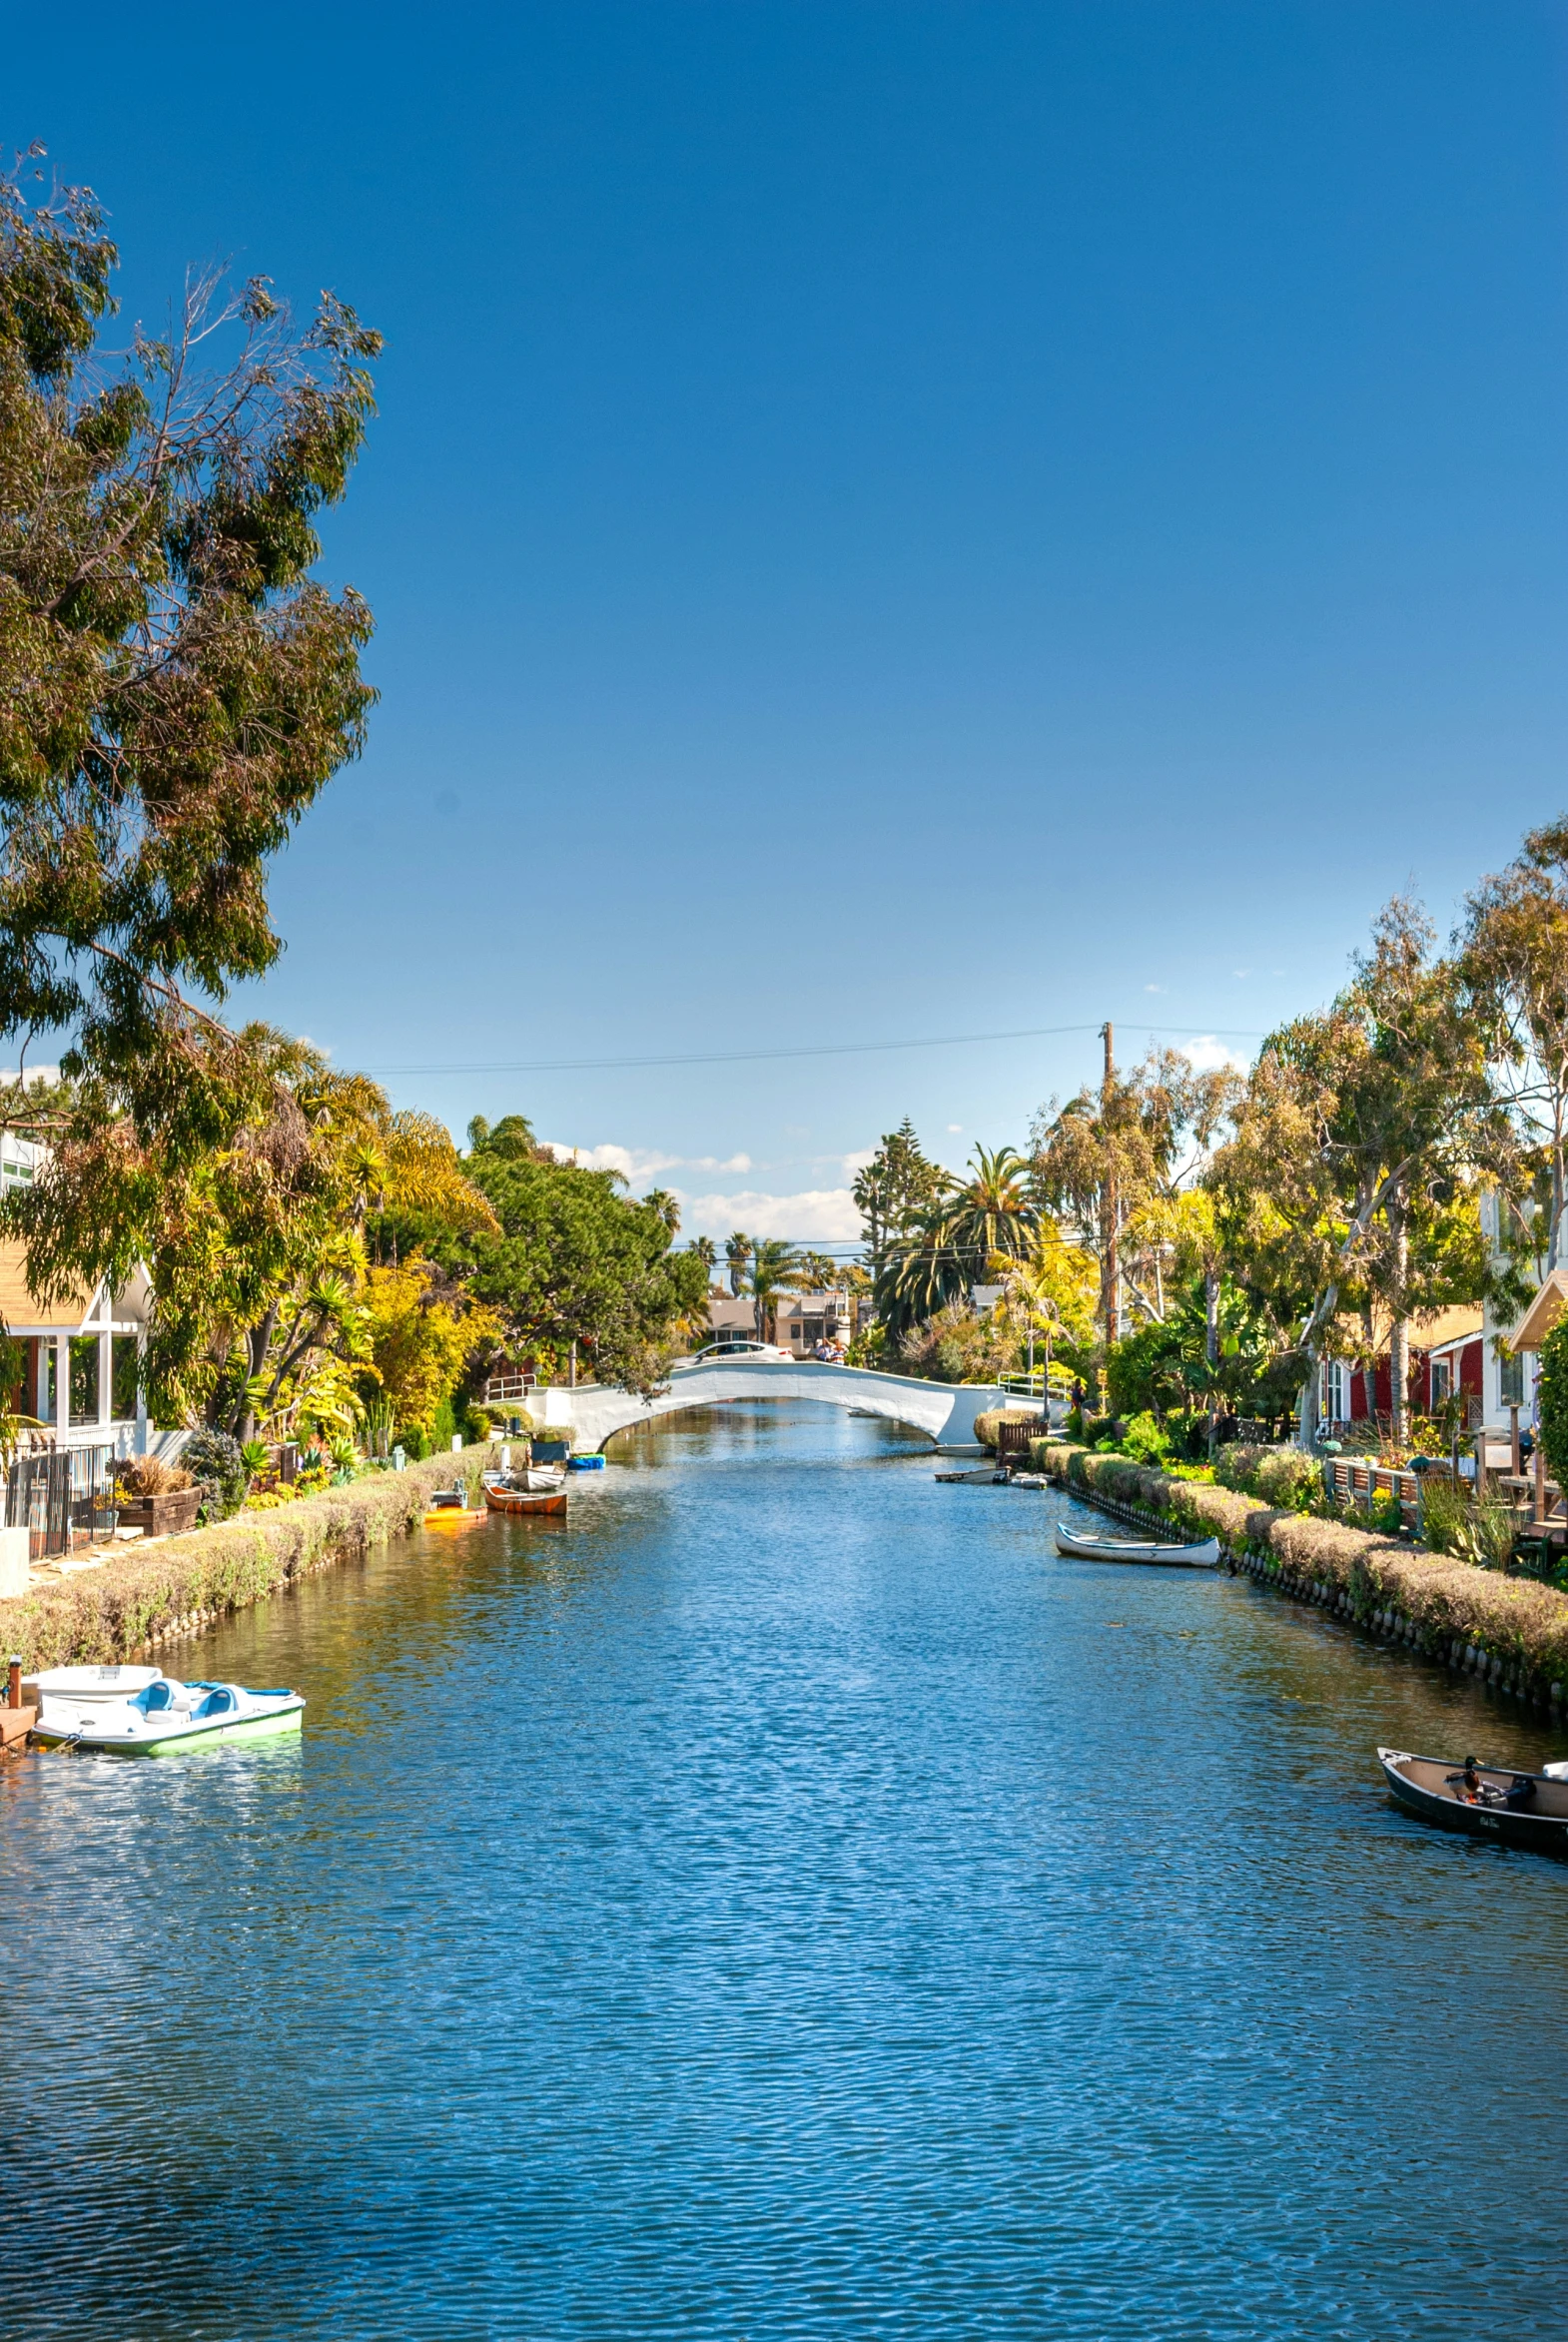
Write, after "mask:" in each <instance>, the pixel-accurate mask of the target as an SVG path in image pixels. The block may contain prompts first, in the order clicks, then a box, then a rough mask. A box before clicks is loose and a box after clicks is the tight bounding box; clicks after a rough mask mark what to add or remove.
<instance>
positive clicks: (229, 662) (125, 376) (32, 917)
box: [0, 149, 381, 1151]
mask: <svg viewBox="0 0 1568 2342" xmlns="http://www.w3.org/2000/svg"><path fill="white" fill-rule="evenodd" d="M38 157H39V150H36V149H35V150H33V152H32V154H31V155H29V156H28V157H26V158H23V159H22V160H21V161H20V162H19V163H18V164H17V165H16V166H15V167H13V168H12V169H11V170H10V171H8V172H5V173H3V174H0V823H3V843H0V1035H3V1036H4V1037H6V1038H8V1039H13V1040H19V1041H20V1042H21V1044H22V1046H23V1049H24V1052H25V1049H26V1047H27V1045H28V1043H29V1041H30V1040H31V1039H32V1038H33V1037H34V1036H38V1035H44V1034H48V1035H51V1036H53V1037H54V1038H53V1041H52V1043H51V1047H52V1048H58V1047H59V1044H60V1042H61V1041H62V1040H63V1042H64V1044H65V1050H64V1055H63V1059H62V1063H63V1065H64V1067H65V1069H66V1072H67V1074H68V1075H71V1076H86V1077H88V1078H89V1080H90V1082H91V1083H92V1084H95V1085H97V1086H98V1088H97V1092H96V1095H98V1096H99V1097H101V1098H102V1099H103V1101H104V1103H105V1107H106V1111H109V1112H111V1113H112V1114H114V1115H116V1116H117V1117H124V1118H128V1121H129V1125H130V1128H131V1130H132V1132H133V1134H134V1135H135V1136H136V1137H137V1138H139V1139H145V1138H147V1137H149V1136H150V1135H151V1134H154V1133H157V1134H159V1135H160V1142H161V1143H167V1142H179V1143H181V1144H182V1145H184V1146H185V1147H186V1148H187V1149H188V1150H196V1151H200V1149H201V1148H203V1147H206V1146H210V1145H213V1144H215V1143H216V1144H220V1145H221V1144H224V1143H226V1142H227V1139H228V1137H229V1136H230V1135H231V1132H232V1129H233V1127H234V1122H233V1118H234V1110H235V1104H236V1097H237V1095H239V1096H241V1097H242V1098H243V1096H244V1094H245V1093H246V1091H247V1088H248V1084H249V1081H250V1077H251V1072H252V1069H251V1068H250V1067H248V1066H247V1065H245V1064H244V1063H240V1062H237V1060H236V1054H235V1044H234V1041H233V1037H232V1036H231V1035H229V1034H228V1033H227V1032H226V1030H225V1028H224V1027H223V1026H222V1025H221V1024H219V1023H218V1022H217V1021H216V1020H215V1018H214V1016H213V1014H212V1012H213V1010H215V1009H216V1008H217V1007H218V1006H220V1005H221V1003H222V1001H223V999H224V997H225V995H226V993H227V991H228V989H229V987H230V986H231V985H232V984H234V983H235V982H237V981H239V980H242V979H246V978H253V977H257V976H260V975H262V974H264V973H265V972H266V970H267V969H268V968H270V967H271V966H272V964H273V962H274V961H275V960H276V958H277V956H278V953H279V950H280V948H281V947H280V943H279V938H278V936H277V934H276V933H275V931H274V929H273V926H272V923H271V920H270V918H269V915H268V904H267V862H268V858H269V857H270V856H271V855H273V854H275V853H276V852H277V851H278V849H279V848H280V847H282V846H283V845H284V844H285V843H286V841H287V839H288V838H289V835H290V833H291V832H292V830H293V829H294V827H295V825H296V824H297V823H298V822H299V820H300V819H301V817H302V815H303V814H304V813H305V812H306V811H307V810H308V809H309V807H310V806H311V805H312V804H313V803H314V802H315V800H316V798H317V796H318V795H319V794H320V792H321V790H322V789H323V787H324V786H325V784H326V783H327V781H328V780H329V779H330V778H331V776H332V775H333V774H334V773H335V772H336V771H337V770H338V769H339V767H340V766H341V765H342V764H343V763H344V762H345V760H346V759H347V758H349V757H352V756H354V755H355V754H356V753H357V752H358V751H359V749H360V747H361V745H362V743H363V741H364V738H365V725H366V718H367V714H368V711H369V709H370V706H371V703H372V700H373V698H374V696H375V694H374V693H373V691H372V690H371V687H370V686H369V684H368V683H367V682H366V681H365V678H364V676H363V674H362V672H361V668H360V654H361V652H362V650H363V649H364V646H365V644H366V642H367V641H368V639H369V636H370V632H371V615H370V611H369V609H368V608H367V606H366V604H365V602H364V601H363V600H362V599H361V597H360V595H359V594H357V593H356V592H354V591H353V590H352V588H350V589H344V590H342V591H340V592H337V593H333V592H330V591H329V590H328V589H327V588H326V587H325V586H324V585H323V584H321V583H320V582H319V581H318V579H317V578H316V577H315V576H314V575H313V571H314V569H315V567H316V564H317V560H318V556H319V553H320V545H319V541H318V538H317V534H316V527H315V520H316V516H317V514H318V513H319V512H320V511H321V509H322V508H323V507H324V506H326V505H330V504H334V503H336V502H337V501H338V500H339V499H340V498H341V497H342V495H343V494H344V492H345V489H346V487H347V485H348V480H349V475H350V472H351V469H352V467H353V464H354V461H355V458H356V456H357V454H358V452H359V449H360V446H361V443H362V440H363V438H364V434H365V429H366V424H367V421H368V418H369V416H370V414H371V412H372V410H373V402H372V395H371V378H370V372H369V368H370V362H371V361H372V360H373V359H374V358H375V357H376V356H377V354H378V353H379V351H380V349H381V339H380V337H379V336H378V335H376V334H374V333H372V332H370V331H369V330H368V329H366V328H365V327H363V326H362V325H361V324H360V322H359V320H358V319H357V318H356V317H355V315H354V312H353V311H352V310H350V309H348V308H346V307H345V306H344V304H343V303H342V302H340V301H338V300H337V299H336V298H334V297H333V296H331V295H324V296H323V297H322V300H321V302H320V304H319V306H318V308H317V310H316V313H315V315H314V317H313V318H312V319H311V321H310V322H309V324H307V325H306V326H305V327H303V329H302V328H297V327H296V326H295V325H294V323H293V322H292V320H291V318H290V316H289V314H288V312H287V310H286V309H285V308H284V307H283V306H282V305H281V303H280V302H279V301H278V299H277V298H276V297H275V295H274V294H273V292H272V290H271V288H270V287H269V285H268V282H267V280H266V279H265V278H261V277H255V278H252V279H251V280H250V281H249V282H248V283H246V284H244V285H242V286H234V285H231V284H230V283H229V282H228V281H227V280H226V278H225V277H224V276H223V275H222V274H221V273H215V272H211V271H208V272H198V273H196V274H194V275H192V276H190V277H189V278H188V279H187V282H186V286H185V290H184V293H183V296H182V298H181V299H180V301H179V302H178V303H177V304H176V305H175V308H174V311H173V315H172V318H171V321H170V324H169V326H168V328H167V330H166V331H165V332H163V333H161V334H152V333H148V332H144V331H143V330H142V329H141V328H140V327H138V328H136V329H135V330H134V332H133V333H132V334H131V336H130V338H129V347H128V349H127V350H126V351H125V352H124V353H122V354H121V355H119V356H115V355H113V354H112V353H111V352H110V351H109V350H108V349H107V348H106V347H105V342H104V336H105V333H106V329H107V322H108V320H109V319H110V317H111V315H112V313H113V310H114V306H115V305H114V301H113V296H112V291H111V287H112V280H113V276H114V271H115V269H116V266H117V264H118V254H117V252H116V249H115V247H114V245H113V243H112V242H111V241H110V239H109V237H108V235H107V233H106V231H105V224H104V215H103V212H102V210H101V208H100V206H99V205H98V203H97V201H96V200H95V198H94V197H93V195H92V194H91V193H90V191H88V190H87V189H84V188H63V189H49V190H43V189H42V179H41V173H40V171H39V169H38V168H37V165H38ZM41 190H42V192H40V191H41ZM242 1056H243V1053H242ZM0 1111H3V1114H4V1119H6V1120H7V1121H9V1122H11V1123H12V1124H13V1125H14V1126H17V1127H27V1126H28V1123H29V1113H30V1109H29V1103H28V1101H27V1099H26V1098H25V1097H24V1096H23V1095H21V1094H20V1093H17V1092H13V1093H12V1094H11V1095H10V1096H8V1098H7V1099H6V1100H5V1101H4V1102H3V1110H0Z"/></svg>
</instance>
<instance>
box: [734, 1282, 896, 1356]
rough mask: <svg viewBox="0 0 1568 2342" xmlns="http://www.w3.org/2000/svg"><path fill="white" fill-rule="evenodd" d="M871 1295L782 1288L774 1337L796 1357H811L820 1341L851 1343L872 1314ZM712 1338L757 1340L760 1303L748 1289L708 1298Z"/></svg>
mask: <svg viewBox="0 0 1568 2342" xmlns="http://www.w3.org/2000/svg"><path fill="white" fill-rule="evenodd" d="M870 1308H871V1300H870V1296H869V1295H866V1296H864V1297H863V1298H862V1297H859V1296H857V1295H855V1294H853V1293H846V1292H831V1293H790V1292H781V1293H780V1295H779V1297H778V1305H777V1308H776V1309H775V1311H774V1312H773V1314H774V1319H775V1331H774V1334H773V1337H772V1338H773V1339H774V1340H775V1341H776V1342H777V1343H778V1345H779V1347H780V1349H783V1350H788V1351H789V1352H790V1354H791V1355H792V1356H793V1357H797V1358H809V1357H810V1355H811V1353H812V1351H813V1350H814V1349H815V1348H816V1346H817V1344H818V1342H819V1341H841V1342H844V1343H846V1344H847V1343H848V1342H849V1341H850V1340H851V1339H852V1338H853V1336H854V1334H855V1333H856V1331H857V1330H858V1327H859V1325H860V1322H861V1317H860V1316H859V1315H857V1310H858V1311H860V1312H861V1313H862V1314H865V1315H869V1313H870ZM708 1325H709V1328H710V1331H709V1336H708V1338H709V1340H710V1341H754V1340H755V1339H756V1336H757V1311H756V1303H755V1302H754V1301H753V1300H752V1298H751V1296H750V1295H749V1294H748V1293H742V1294H740V1295H739V1296H738V1297H737V1296H735V1295H733V1294H730V1293H717V1292H716V1293H714V1294H712V1295H711V1296H710V1298H709V1301H708Z"/></svg>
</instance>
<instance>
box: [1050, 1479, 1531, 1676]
mask: <svg viewBox="0 0 1568 2342" xmlns="http://www.w3.org/2000/svg"><path fill="white" fill-rule="evenodd" d="M1031 1452H1032V1454H1033V1456H1034V1459H1035V1462H1036V1464H1037V1465H1038V1467H1039V1468H1040V1470H1042V1471H1047V1472H1052V1473H1056V1474H1060V1475H1061V1476H1062V1477H1063V1478H1065V1479H1066V1480H1067V1481H1068V1482H1069V1484H1070V1485H1071V1484H1072V1483H1073V1482H1074V1481H1077V1482H1078V1483H1079V1484H1080V1485H1082V1486H1084V1487H1086V1488H1091V1489H1093V1490H1095V1491H1096V1492H1097V1493H1098V1494H1100V1495H1103V1496H1115V1497H1120V1498H1121V1499H1122V1501H1123V1502H1124V1503H1127V1504H1138V1505H1142V1506H1145V1507H1146V1508H1147V1509H1148V1510H1149V1511H1151V1512H1157V1513H1163V1514H1165V1515H1166V1516H1167V1517H1168V1518H1170V1519H1171V1520H1173V1521H1175V1522H1176V1524H1177V1525H1178V1526H1179V1527H1180V1528H1182V1529H1184V1530H1187V1531H1189V1532H1190V1533H1191V1534H1192V1535H1193V1536H1202V1537H1218V1539H1219V1540H1220V1542H1221V1544H1222V1545H1223V1546H1225V1548H1226V1549H1227V1550H1228V1551H1229V1552H1230V1553H1232V1554H1235V1555H1237V1556H1240V1555H1242V1554H1248V1553H1249V1554H1255V1555H1258V1556H1259V1557H1261V1558H1262V1559H1263V1561H1264V1562H1265V1564H1266V1565H1267V1566H1268V1568H1269V1570H1270V1573H1271V1574H1277V1575H1278V1576H1280V1577H1281V1578H1283V1579H1285V1580H1287V1581H1289V1582H1291V1583H1297V1582H1304V1583H1305V1584H1307V1585H1318V1586H1324V1587H1326V1588H1327V1589H1328V1590H1329V1592H1331V1593H1333V1594H1342V1595H1344V1596H1345V1597H1346V1598H1347V1600H1348V1601H1349V1604H1350V1607H1351V1610H1352V1613H1353V1614H1354V1615H1355V1616H1356V1617H1357V1618H1363V1619H1364V1618H1369V1617H1370V1616H1371V1614H1372V1613H1373V1612H1374V1611H1377V1610H1392V1611H1395V1612H1397V1613H1398V1614H1399V1616H1401V1617H1402V1618H1406V1619H1408V1620H1410V1622H1411V1624H1412V1625H1413V1626H1414V1627H1415V1629H1416V1631H1417V1637H1418V1640H1419V1642H1420V1644H1421V1646H1422V1648H1423V1649H1426V1650H1429V1651H1430V1652H1431V1653H1432V1654H1433V1655H1434V1656H1436V1657H1446V1656H1448V1654H1449V1652H1450V1650H1451V1648H1452V1647H1453V1646H1455V1645H1461V1646H1462V1645H1467V1644H1468V1645H1474V1646H1475V1647H1476V1648H1477V1649H1479V1650H1482V1651H1485V1652H1488V1653H1490V1654H1491V1655H1492V1656H1493V1657H1495V1658H1497V1659H1500V1660H1501V1661H1502V1662H1503V1664H1504V1666H1505V1667H1507V1668H1508V1669H1509V1670H1510V1671H1513V1670H1522V1671H1523V1672H1524V1674H1525V1675H1526V1676H1527V1677H1529V1678H1531V1679H1533V1681H1534V1682H1535V1684H1536V1685H1537V1686H1538V1687H1542V1688H1544V1687H1545V1686H1546V1685H1548V1684H1551V1683H1563V1684H1568V1594H1559V1593H1558V1592H1556V1590H1555V1589H1554V1588H1552V1587H1550V1586H1542V1585H1539V1584H1537V1583H1536V1582H1535V1581H1534V1580H1533V1579H1527V1578H1507V1577H1503V1576H1502V1575H1501V1574H1500V1573H1499V1572H1498V1571H1496V1570H1488V1569H1476V1568H1474V1567H1472V1566H1471V1565H1470V1564H1469V1563H1467V1562H1463V1561H1460V1560H1457V1559H1456V1558H1454V1557H1453V1556H1451V1555H1447V1554H1435V1553H1427V1552H1424V1551H1422V1550H1421V1549H1420V1548H1418V1547H1416V1548H1412V1547H1411V1546H1409V1545H1405V1544H1402V1543H1400V1542H1399V1541H1398V1540H1397V1539H1396V1538H1392V1537H1379V1536H1376V1535H1375V1534H1373V1533H1371V1532H1370V1531H1368V1530H1365V1529H1355V1528H1352V1527H1350V1525H1349V1523H1348V1522H1345V1521H1328V1520H1318V1519H1314V1518H1311V1517H1310V1516H1307V1515H1303V1514H1301V1513H1297V1512H1293V1511H1282V1510H1280V1509H1279V1508H1277V1507H1276V1506H1273V1505H1270V1504H1267V1503H1265V1502H1264V1501H1263V1500H1262V1499H1261V1498H1260V1497H1257V1496H1248V1495H1245V1494H1243V1493H1241V1492H1240V1491H1239V1490H1236V1489H1231V1488H1220V1487H1209V1486H1206V1485H1205V1484H1204V1483H1202V1482H1200V1481H1189V1480H1172V1479H1169V1478H1168V1477H1167V1476H1166V1474H1165V1473H1164V1472H1160V1471H1157V1470H1153V1469H1151V1468H1149V1467H1147V1466H1145V1465H1143V1464H1137V1463H1134V1462H1133V1461H1132V1459H1131V1458H1130V1457H1128V1456H1116V1455H1096V1454H1093V1453H1092V1452H1090V1451H1088V1450H1086V1449H1084V1448H1081V1447H1074V1446H1071V1445H1069V1444H1068V1443H1067V1442H1065V1441H1062V1440H1053V1439H1037V1440H1035V1441H1034V1442H1033V1443H1032V1448H1031Z"/></svg>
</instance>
